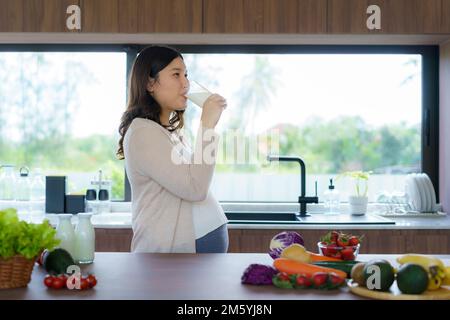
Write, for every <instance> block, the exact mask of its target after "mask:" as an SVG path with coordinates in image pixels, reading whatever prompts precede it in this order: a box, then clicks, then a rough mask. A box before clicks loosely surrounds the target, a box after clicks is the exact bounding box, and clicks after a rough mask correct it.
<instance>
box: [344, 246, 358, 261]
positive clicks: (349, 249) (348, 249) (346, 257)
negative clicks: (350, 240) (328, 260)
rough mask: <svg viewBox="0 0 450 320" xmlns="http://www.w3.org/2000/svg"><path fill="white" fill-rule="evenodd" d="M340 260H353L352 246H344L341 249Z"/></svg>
mask: <svg viewBox="0 0 450 320" xmlns="http://www.w3.org/2000/svg"><path fill="white" fill-rule="evenodd" d="M341 256H342V257H341V258H342V260H355V254H354V252H353V248H352V247H346V248H344V249H343V250H341Z"/></svg>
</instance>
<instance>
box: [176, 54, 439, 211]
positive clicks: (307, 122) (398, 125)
mask: <svg viewBox="0 0 450 320" xmlns="http://www.w3.org/2000/svg"><path fill="white" fill-rule="evenodd" d="M309 49H310V48H309ZM185 50H186V51H189V50H191V51H194V53H190V54H185V60H186V64H187V67H188V73H189V77H190V78H191V79H194V80H196V81H197V82H200V83H201V84H202V85H203V86H205V87H207V88H208V89H210V90H211V91H213V92H217V93H220V94H222V95H223V96H225V97H226V98H227V99H228V105H229V108H227V110H226V111H225V113H224V115H223V117H222V119H221V122H220V124H219V131H220V133H222V137H223V140H222V142H223V145H222V146H221V155H222V157H219V164H218V166H217V170H216V174H215V176H214V181H213V192H214V194H215V195H216V196H217V198H218V199H219V200H221V201H283V202H284V201H296V199H297V197H298V196H299V194H300V182H299V180H300V178H299V177H300V176H299V172H300V171H299V166H298V164H295V163H280V164H277V165H274V164H273V163H270V164H269V163H268V162H267V160H266V158H265V156H264V152H266V153H270V151H271V150H272V148H273V145H268V144H270V143H269V142H268V139H264V138H267V137H268V136H271V134H273V132H274V130H275V131H276V132H278V146H277V148H275V149H276V150H278V152H279V154H281V155H291V156H299V157H300V158H302V159H303V160H304V161H305V163H306V171H307V177H306V190H307V195H313V194H314V192H315V182H316V181H317V185H318V190H317V191H318V196H319V200H320V199H321V198H322V199H323V193H324V191H325V190H326V189H327V187H328V184H329V179H330V178H333V179H334V180H335V185H337V188H338V189H339V190H340V192H341V196H342V199H343V200H344V201H345V199H346V196H348V195H349V194H350V193H354V189H355V186H354V182H353V181H350V180H348V179H344V178H339V179H338V180H337V181H336V178H337V177H338V176H339V174H340V173H343V172H345V171H354V170H363V171H371V172H372V175H371V177H370V181H369V201H377V199H379V198H380V196H382V195H384V196H386V195H394V194H395V195H401V193H402V192H404V183H405V178H406V175H407V174H409V173H414V172H422V171H423V170H425V168H430V167H432V168H435V164H433V163H430V162H433V161H434V160H436V161H437V159H433V160H431V159H430V158H426V157H424V154H427V153H429V151H425V150H424V148H425V147H429V146H430V141H429V139H430V138H429V135H430V132H429V130H430V127H429V126H430V118H429V115H428V116H427V114H429V112H428V111H429V109H427V108H432V107H433V106H432V105H431V104H429V103H428V102H429V101H432V99H430V97H429V96H430V95H433V93H434V91H432V90H431V89H433V88H432V84H431V82H430V81H429V82H428V87H427V90H431V91H429V92H425V95H426V96H425V97H423V92H424V90H423V86H422V81H423V75H424V68H423V55H422V52H414V50H410V51H409V52H405V51H408V50H400V51H401V52H390V51H396V50H390V49H386V50H382V51H383V52H378V51H380V50H373V51H374V52H371V50H370V49H368V50H364V51H366V52H361V53H358V52H357V51H358V50H355V52H352V50H343V51H347V52H339V49H337V50H335V48H333V49H330V50H320V51H321V52H318V53H311V52H302V49H301V48H300V50H298V52H293V53H289V52H284V53H279V52H262V53H260V52H252V51H253V50H249V51H250V52H245V53H242V52H240V53H236V52H227V53H221V52H220V49H213V50H211V51H213V52H214V53H210V52H209V53H204V52H203V51H204V50H202V49H199V48H194V49H193V50H192V48H186V49H185ZM225 51H233V50H225ZM236 51H237V52H239V50H236ZM244 51H245V50H244ZM257 51H258V50H257ZM259 51H264V50H259ZM268 51H283V50H282V49H279V50H268ZM292 51H295V50H292ZM308 51H314V49H313V50H308ZM327 51H329V52H327ZM348 51H350V52H348ZM427 67H428V66H427ZM428 72H429V70H428ZM423 101H426V102H427V103H426V104H427V108H424V102H423ZM436 105H437V104H436ZM436 105H434V107H435V106H436ZM200 112H201V110H200V109H199V108H197V107H195V106H194V105H193V104H191V105H190V106H189V108H188V110H187V112H186V118H187V119H188V121H187V123H188V131H189V130H195V128H197V126H198V120H199V117H200ZM424 114H425V116H423V115H424ZM424 122H426V123H424ZM233 130H238V131H239V132H240V133H241V134H240V135H236V134H235V131H233ZM424 130H426V131H427V132H424ZM193 132H195V131H191V133H190V135H192V133H193ZM230 135H231V136H233V135H235V136H236V140H239V139H240V140H241V142H242V141H245V142H244V143H243V144H244V145H245V147H244V148H246V149H245V150H246V152H247V154H246V156H247V158H246V160H247V162H244V163H243V162H242V161H239V160H238V159H237V152H234V151H235V150H234V149H233V148H236V147H235V145H231V149H233V151H232V152H231V158H233V157H234V160H235V161H234V163H230V161H229V159H230V143H226V142H225V140H226V139H227V137H229V136H230ZM261 138H262V139H261ZM425 140H428V142H425ZM251 141H257V145H258V148H257V149H256V152H257V153H259V154H258V156H257V160H256V161H255V158H253V159H251V157H252V156H251V155H249V153H251V152H255V149H253V151H252V150H251V147H250V145H251V143H252V142H251ZM269 141H270V140H269ZM271 142H272V143H273V141H271ZM434 152H435V154H437V150H435V151H434ZM261 153H262V154H261ZM423 161H425V162H427V164H424V163H423ZM434 163H435V162H434ZM425 171H427V170H425ZM430 171H431V172H427V173H428V174H429V175H431V176H432V178H433V172H432V171H433V170H430ZM436 184H437V182H436V181H435V188H437V185H436Z"/></svg>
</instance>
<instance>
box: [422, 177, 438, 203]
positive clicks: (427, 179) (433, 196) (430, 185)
mask: <svg viewBox="0 0 450 320" xmlns="http://www.w3.org/2000/svg"><path fill="white" fill-rule="evenodd" d="M423 175H424V180H425V183H426V184H427V185H428V190H429V191H430V195H431V206H432V207H431V211H435V210H437V209H436V206H437V201H436V191H435V190H434V186H433V182H431V179H430V177H429V176H428V175H427V174H426V173H424V174H423Z"/></svg>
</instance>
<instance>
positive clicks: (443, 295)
mask: <svg viewBox="0 0 450 320" xmlns="http://www.w3.org/2000/svg"><path fill="white" fill-rule="evenodd" d="M347 285H348V287H349V288H350V291H351V292H352V293H354V294H356V295H359V296H362V297H366V298H371V299H379V300H450V287H441V288H439V289H438V290H433V291H425V292H424V293H422V294H403V293H401V291H400V290H399V288H398V287H397V283H396V282H394V283H393V284H392V286H391V288H390V289H389V291H385V292H383V291H376V290H369V289H367V288H365V287H362V286H360V285H358V284H357V283H356V282H354V281H353V280H349V281H348V283H347Z"/></svg>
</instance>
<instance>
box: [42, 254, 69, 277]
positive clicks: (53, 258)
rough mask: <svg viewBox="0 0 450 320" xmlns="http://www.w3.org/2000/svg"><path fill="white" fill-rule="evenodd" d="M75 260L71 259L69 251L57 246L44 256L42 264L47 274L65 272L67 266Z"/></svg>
mask: <svg viewBox="0 0 450 320" xmlns="http://www.w3.org/2000/svg"><path fill="white" fill-rule="evenodd" d="M74 264H75V261H74V260H73V258H72V256H71V255H70V253H69V252H68V251H66V250H64V249H62V248H57V249H54V250H52V251H50V252H49V253H48V254H47V255H46V256H45V257H44V261H43V265H44V268H45V270H47V272H48V273H49V274H54V275H58V274H64V273H66V272H67V267H69V266H71V265H74Z"/></svg>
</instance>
